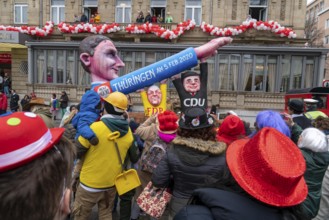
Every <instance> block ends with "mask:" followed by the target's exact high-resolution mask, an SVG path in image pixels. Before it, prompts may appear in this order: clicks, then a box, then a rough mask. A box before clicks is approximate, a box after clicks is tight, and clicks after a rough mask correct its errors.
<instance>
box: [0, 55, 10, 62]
mask: <svg viewBox="0 0 329 220" xmlns="http://www.w3.org/2000/svg"><path fill="white" fill-rule="evenodd" d="M0 64H11V54H9V53H3V54H0Z"/></svg>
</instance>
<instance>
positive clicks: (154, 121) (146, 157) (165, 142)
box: [131, 110, 178, 219]
mask: <svg viewBox="0 0 329 220" xmlns="http://www.w3.org/2000/svg"><path fill="white" fill-rule="evenodd" d="M177 121H178V116H177V115H176V114H175V112H173V111H169V110H166V111H164V112H163V113H161V114H158V115H154V116H152V117H150V118H149V119H148V120H146V121H145V122H144V123H143V124H141V125H140V126H139V127H138V128H137V130H136V134H137V135H139V137H140V138H142V139H143V140H144V141H145V142H144V149H143V153H142V156H141V158H140V160H139V170H138V175H139V177H140V180H141V183H142V185H141V186H140V187H139V188H138V189H137V192H136V198H137V197H138V195H139V194H140V193H141V192H142V190H143V189H144V188H145V187H146V186H147V184H148V183H149V182H150V181H151V177H152V173H153V170H154V169H155V168H156V165H157V164H154V162H155V161H160V160H161V159H162V156H163V153H162V154H161V152H160V153H158V154H159V155H158V156H161V158H158V157H157V155H155V154H156V153H157V152H159V151H157V150H156V148H154V147H153V146H155V145H160V146H161V147H162V148H163V149H165V151H166V152H167V151H168V150H169V149H170V148H171V147H172V144H171V142H172V141H173V140H174V139H175V138H176V132H177V129H178V124H177ZM152 147H153V148H152ZM138 215H139V208H138V207H136V208H134V211H133V214H132V217H131V218H132V219H137V218H138Z"/></svg>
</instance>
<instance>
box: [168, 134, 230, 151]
mask: <svg viewBox="0 0 329 220" xmlns="http://www.w3.org/2000/svg"><path fill="white" fill-rule="evenodd" d="M172 143H173V144H174V145H180V146H183V147H188V148H192V149H194V150H197V151H201V152H203V153H209V154H212V155H219V154H222V153H224V152H225V150H226V148H227V145H226V144H225V143H224V142H218V141H205V140H202V139H198V138H185V137H181V136H177V137H176V138H175V139H174V140H173V141H172Z"/></svg>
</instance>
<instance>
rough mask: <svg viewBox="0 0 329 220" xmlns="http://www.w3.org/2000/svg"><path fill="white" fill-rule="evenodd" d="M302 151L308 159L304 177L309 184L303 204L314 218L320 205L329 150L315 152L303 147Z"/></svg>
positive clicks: (328, 162)
mask: <svg viewBox="0 0 329 220" xmlns="http://www.w3.org/2000/svg"><path fill="white" fill-rule="evenodd" d="M301 151H302V153H303V156H304V158H305V161H306V172H305V174H304V177H305V180H306V184H307V186H308V195H307V198H306V200H305V201H304V202H303V203H302V204H301V205H302V208H303V211H304V213H305V214H306V215H307V217H309V218H314V217H315V216H316V215H317V213H318V210H319V206H320V199H321V186H322V180H323V177H324V174H325V172H326V170H327V167H328V165H329V152H313V151H311V150H309V149H305V148H301Z"/></svg>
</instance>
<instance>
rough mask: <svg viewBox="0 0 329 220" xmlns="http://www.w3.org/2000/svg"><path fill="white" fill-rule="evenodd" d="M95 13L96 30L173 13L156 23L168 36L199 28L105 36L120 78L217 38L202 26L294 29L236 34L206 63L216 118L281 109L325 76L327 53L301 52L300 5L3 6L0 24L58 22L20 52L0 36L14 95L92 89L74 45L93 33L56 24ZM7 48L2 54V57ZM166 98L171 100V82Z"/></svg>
mask: <svg viewBox="0 0 329 220" xmlns="http://www.w3.org/2000/svg"><path fill="white" fill-rule="evenodd" d="M96 12H98V13H99V15H100V18H101V21H100V22H101V24H103V23H107V24H112V23H114V22H116V23H118V24H119V26H120V27H122V26H125V27H129V26H128V25H129V24H133V23H135V22H136V18H137V15H138V14H139V13H140V12H143V13H144V16H145V15H146V13H147V12H150V13H151V14H152V15H153V14H154V15H156V16H159V17H162V19H163V20H165V19H166V17H167V16H169V14H170V15H171V16H172V17H173V22H172V23H157V24H156V25H159V26H161V27H163V28H165V29H169V30H174V29H175V28H177V26H178V24H179V23H180V22H183V21H186V20H188V19H193V20H194V21H195V23H196V26H195V28H193V29H191V30H186V31H185V32H184V34H182V35H180V36H178V37H177V38H173V39H165V38H161V37H158V36H156V35H155V34H152V33H149V34H140V33H127V31H126V30H123V29H122V28H121V30H120V31H117V32H113V33H108V34H105V35H107V36H109V37H110V38H111V39H112V40H113V41H114V42H115V45H116V46H117V48H118V49H119V53H120V54H119V55H120V57H121V58H122V59H123V61H124V62H125V64H126V66H125V68H124V69H122V70H121V72H120V74H122V75H123V74H126V73H129V72H131V71H133V70H135V69H137V68H140V67H143V66H145V65H148V64H151V63H154V62H155V61H158V60H161V59H163V58H165V57H168V56H170V55H171V54H174V53H177V52H178V51H181V50H183V49H185V48H187V47H189V46H193V47H195V46H198V45H201V44H203V43H205V42H207V41H209V40H211V39H213V38H214V37H216V36H214V35H211V34H210V33H208V32H207V31H204V30H205V29H204V28H202V27H204V26H203V25H202V22H205V24H206V25H212V26H213V27H218V28H223V29H222V30H220V31H222V32H225V33H227V31H231V30H232V29H231V28H233V29H234V30H236V27H237V26H240V25H242V24H245V23H244V22H246V21H250V20H251V19H256V20H257V21H259V22H261V21H264V22H266V21H271V20H272V21H275V22H277V23H278V24H279V25H281V26H285V27H287V28H291V29H293V31H294V33H295V34H296V35H297V37H296V38H288V37H286V35H288V33H282V34H281V35H282V36H283V37H281V36H280V34H276V33H274V32H271V31H269V30H262V29H263V28H264V25H263V26H261V25H260V24H261V23H255V27H256V28H251V29H248V30H247V31H244V30H243V31H241V32H243V33H238V32H236V34H237V35H236V36H233V39H234V42H233V43H232V44H231V45H228V46H225V47H223V48H222V49H221V50H220V51H219V53H218V54H217V55H216V56H215V57H213V58H211V59H209V61H208V63H209V76H208V78H209V82H208V100H209V104H210V105H214V104H219V105H220V112H225V111H227V110H232V109H233V110H235V111H236V112H237V113H238V114H240V115H241V116H242V117H243V118H245V119H246V120H249V119H250V121H252V120H253V118H252V117H254V116H255V114H256V113H257V112H258V111H259V110H262V109H275V110H282V109H283V107H284V99H283V96H284V94H285V92H286V91H288V90H290V89H297V88H306V87H314V86H319V85H321V83H322V80H323V78H324V69H325V59H326V54H327V50H326V49H324V48H312V47H307V48H306V47H305V46H304V45H305V43H306V40H307V39H305V38H304V28H305V17H306V1H305V0H290V1H287V0H281V1H278V0H229V1H228V0H216V1H215V0H202V1H201V0H182V1H178V0H143V1H142V0H50V1H42V0H3V1H1V2H0V14H1V17H0V25H4V26H8V25H14V26H24V25H27V26H39V27H43V26H45V25H46V23H47V21H53V22H54V24H55V26H54V31H53V33H52V34H51V35H49V36H46V37H38V36H30V38H31V39H29V40H28V41H26V42H25V43H24V45H21V46H22V47H25V48H16V47H17V44H18V43H20V42H19V39H18V40H17V42H12V43H11V42H8V41H6V39H2V38H1V32H4V34H8V33H10V32H9V31H0V42H3V43H0V54H10V55H11V59H12V61H11V75H12V79H13V87H14V88H15V89H16V91H18V92H19V93H20V94H26V93H31V92H32V91H33V92H35V93H36V94H37V95H38V96H42V97H45V98H50V96H51V95H50V94H51V93H53V92H55V93H57V94H60V91H62V90H65V91H67V93H68V94H69V97H70V100H72V101H73V102H78V101H79V100H80V98H81V95H82V94H83V93H84V90H85V88H86V87H88V86H89V83H90V78H89V75H88V74H86V73H85V72H84V71H83V69H82V68H81V66H80V63H79V59H78V45H79V42H80V41H81V39H83V38H84V37H86V36H88V35H90V34H92V33H63V32H61V31H60V30H59V29H58V28H57V25H58V24H59V23H60V22H65V23H66V25H76V24H77V23H74V21H75V19H76V18H75V17H77V16H80V15H81V14H82V13H84V14H85V15H86V17H87V19H90V18H91V17H92V15H93V14H95V13H96ZM277 23H275V24H276V27H278V25H277ZM249 24H250V23H249ZM265 24H266V25H267V24H269V23H268V22H266V23H265ZM271 24H273V23H271ZM212 26H208V28H211V27H212ZM224 28H225V29H224ZM277 31H278V30H277ZM214 32H216V31H214ZM290 37H294V35H290ZM5 48H7V52H6V51H5V52H3V49H5ZM8 48H9V49H8ZM8 50H9V52H8ZM24 63H25V64H26V63H28V71H24V68H23V67H22V66H24ZM7 67H8V66H7ZM0 68H2V67H1V63H0ZM196 70H197V68H196ZM132 97H133V101H134V103H135V107H134V110H137V111H139V110H141V102H140V99H139V94H137V93H133V94H132ZM169 97H170V98H175V97H176V92H175V89H173V87H172V85H171V83H169Z"/></svg>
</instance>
